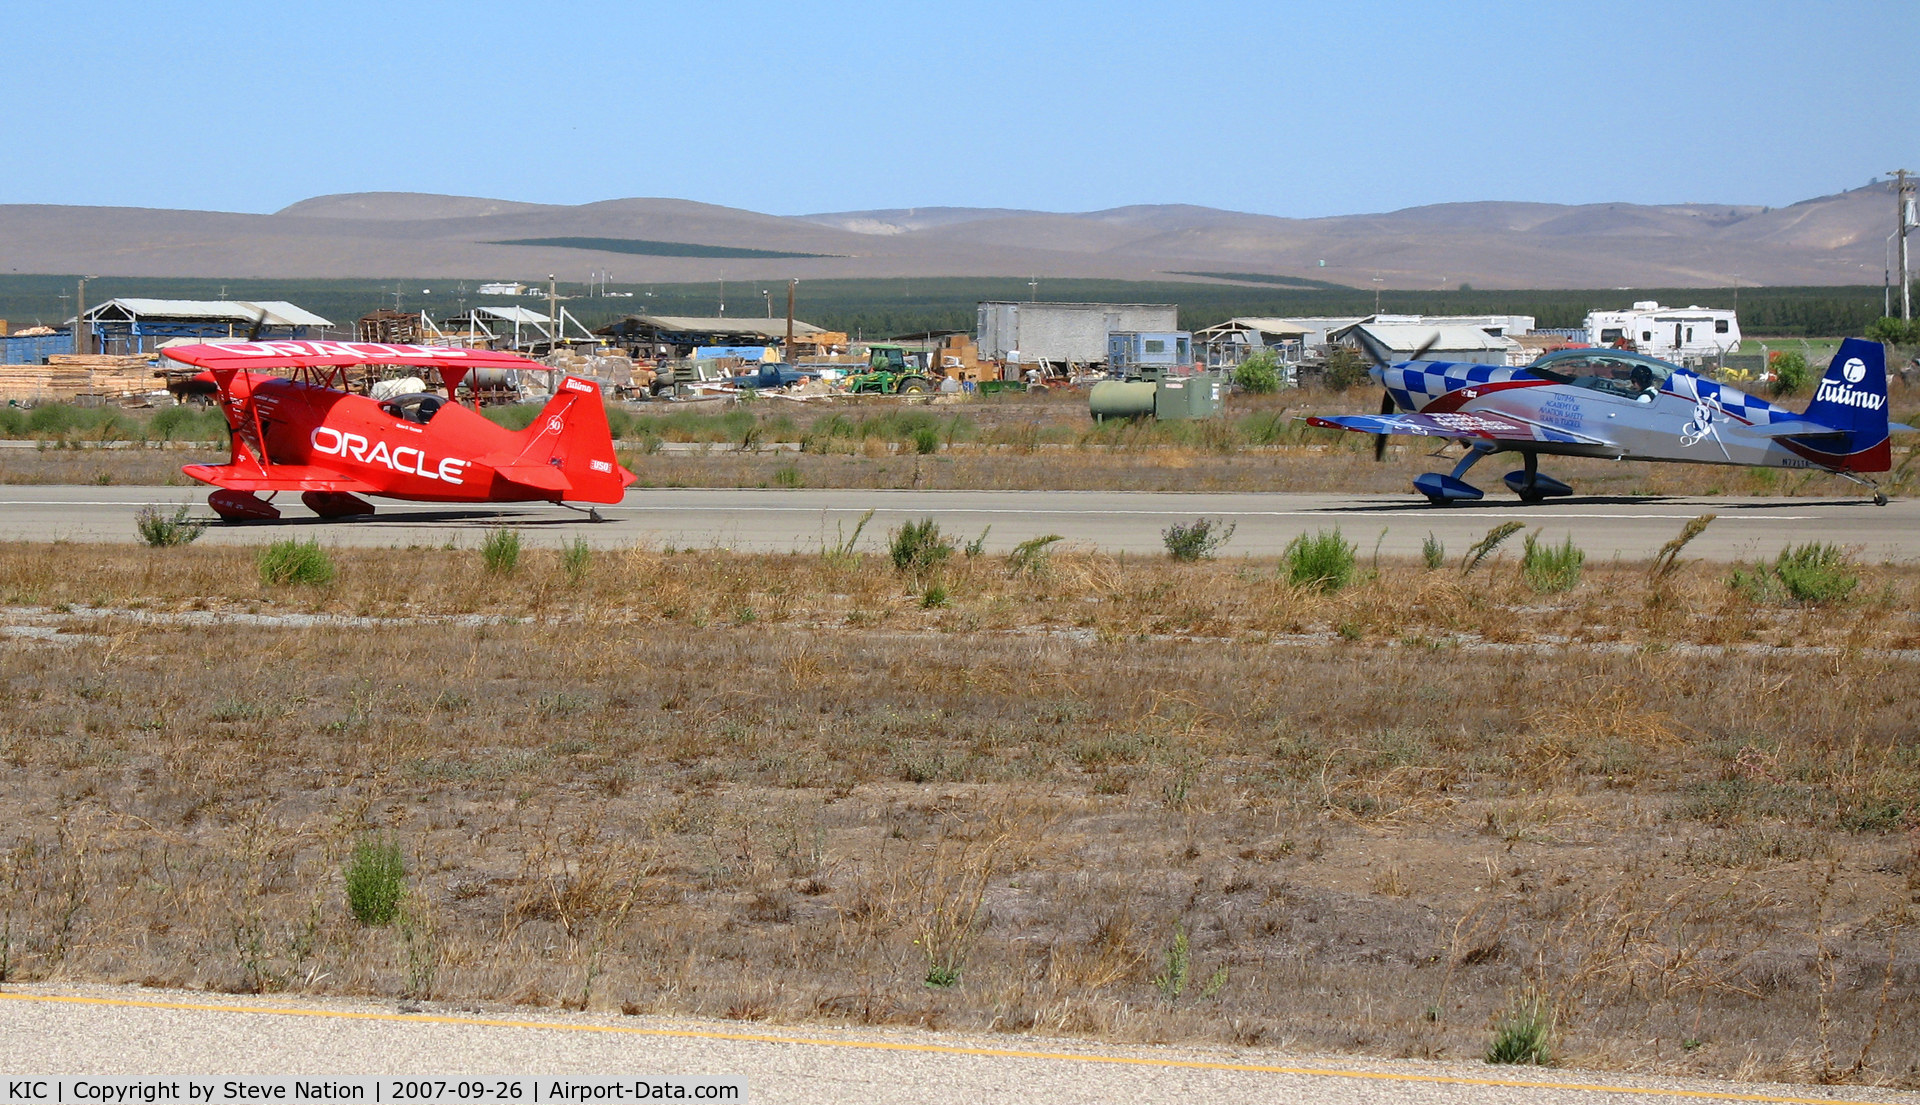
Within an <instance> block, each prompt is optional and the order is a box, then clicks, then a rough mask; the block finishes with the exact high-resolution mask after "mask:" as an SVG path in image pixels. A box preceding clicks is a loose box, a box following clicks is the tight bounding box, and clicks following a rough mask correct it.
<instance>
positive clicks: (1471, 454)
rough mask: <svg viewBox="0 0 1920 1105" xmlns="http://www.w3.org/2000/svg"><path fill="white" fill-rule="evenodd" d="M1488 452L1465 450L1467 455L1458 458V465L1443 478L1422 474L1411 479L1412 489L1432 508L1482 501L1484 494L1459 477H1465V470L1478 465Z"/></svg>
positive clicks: (1434, 473) (1436, 474) (1426, 473)
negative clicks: (1430, 504)
mask: <svg viewBox="0 0 1920 1105" xmlns="http://www.w3.org/2000/svg"><path fill="white" fill-rule="evenodd" d="M1490 451H1491V450H1487V449H1479V448H1470V449H1468V450H1467V455H1466V456H1464V457H1461V458H1460V463H1459V464H1456V465H1454V466H1453V471H1452V472H1449V473H1448V474H1446V475H1444V476H1443V475H1441V474H1440V473H1438V472H1422V473H1421V474H1420V475H1418V476H1415V477H1414V478H1413V489H1414V490H1415V491H1418V492H1419V493H1420V494H1422V495H1425V496H1426V497H1427V501H1428V502H1430V503H1432V504H1433V505H1434V506H1446V505H1447V504H1448V503H1452V502H1458V501H1460V500H1462V499H1466V500H1473V499H1483V498H1485V497H1486V493H1485V492H1483V491H1481V490H1480V489H1479V488H1477V487H1475V486H1473V485H1472V484H1470V483H1468V482H1467V481H1465V480H1463V479H1461V478H1460V477H1462V476H1464V475H1466V474H1467V469H1469V468H1472V467H1473V466H1474V465H1475V464H1477V463H1479V461H1480V458H1481V457H1484V456H1486V455H1487V454H1488V453H1489V452H1490Z"/></svg>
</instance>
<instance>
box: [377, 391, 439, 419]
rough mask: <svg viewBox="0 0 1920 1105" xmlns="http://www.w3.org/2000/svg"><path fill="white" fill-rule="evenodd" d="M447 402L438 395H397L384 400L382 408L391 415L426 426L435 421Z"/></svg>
mask: <svg viewBox="0 0 1920 1105" xmlns="http://www.w3.org/2000/svg"><path fill="white" fill-rule="evenodd" d="M445 402H446V400H444V399H442V398H440V397H439V396H438V395H396V396H394V397H393V398H391V399H387V400H384V401H382V402H381V404H380V409H381V410H382V411H384V412H386V413H387V414H388V415H390V416H391V417H394V418H398V419H401V420H403V421H407V422H413V423H417V424H419V425H422V426H424V425H426V424H427V423H429V422H431V421H433V416H434V415H435V414H437V413H439V410H440V407H441V406H442V405H443V404H444V403H445Z"/></svg>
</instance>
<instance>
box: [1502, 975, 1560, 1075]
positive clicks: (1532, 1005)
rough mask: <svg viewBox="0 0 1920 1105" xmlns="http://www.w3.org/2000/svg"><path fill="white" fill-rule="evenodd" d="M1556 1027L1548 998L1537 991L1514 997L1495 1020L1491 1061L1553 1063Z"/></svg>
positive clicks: (1543, 1064)
mask: <svg viewBox="0 0 1920 1105" xmlns="http://www.w3.org/2000/svg"><path fill="white" fill-rule="evenodd" d="M1553 1027H1554V1016H1553V1006H1552V1004H1551V1003H1550V1002H1548V1001H1547V1000H1546V999H1545V998H1543V997H1541V996H1540V995H1539V994H1536V993H1526V994H1522V995H1520V996H1519V997H1517V998H1514V999H1513V1001H1511V1002H1509V1003H1508V1005H1507V1008H1506V1009H1505V1010H1504V1011H1502V1012H1501V1014H1500V1016H1499V1017H1498V1018H1497V1019H1496V1020H1495V1021H1494V1022H1493V1043H1492V1044H1491V1045H1489V1046H1488V1048H1487V1062H1489V1063H1528V1064H1532V1065H1534V1066H1542V1067H1544V1066H1547V1065H1549V1064H1551V1063H1552V1062H1553V1049H1552V1044H1553Z"/></svg>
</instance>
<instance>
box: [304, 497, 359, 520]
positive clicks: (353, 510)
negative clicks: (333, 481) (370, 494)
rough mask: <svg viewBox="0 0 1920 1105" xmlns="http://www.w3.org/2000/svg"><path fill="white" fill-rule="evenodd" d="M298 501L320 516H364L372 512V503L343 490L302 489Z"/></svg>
mask: <svg viewBox="0 0 1920 1105" xmlns="http://www.w3.org/2000/svg"><path fill="white" fill-rule="evenodd" d="M300 501H301V502H303V503H305V504H307V509H308V510H311V511H313V512H314V513H315V514H318V515H319V516H320V517H322V518H353V517H356V516H360V517H364V516H366V515H368V514H372V513H373V504H372V503H370V502H368V501H366V500H365V499H362V498H361V497H360V496H358V495H349V494H347V493H346V492H344V491H303V492H301V493H300Z"/></svg>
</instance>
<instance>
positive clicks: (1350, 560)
mask: <svg viewBox="0 0 1920 1105" xmlns="http://www.w3.org/2000/svg"><path fill="white" fill-rule="evenodd" d="M1354 553H1355V548H1354V546H1353V545H1351V544H1349V543H1348V542H1347V541H1346V540H1345V539H1343V538H1342V537H1341V536H1340V530H1339V527H1337V526H1336V527H1335V528H1333V529H1330V530H1324V529H1323V530H1320V531H1319V532H1317V533H1315V534H1313V535H1312V536H1308V535H1307V534H1304V533H1303V534H1301V535H1300V536H1298V537H1296V538H1294V539H1293V540H1292V541H1289V542H1287V548H1286V552H1285V553H1284V554H1283V556H1284V559H1285V560H1286V562H1287V582H1289V583H1291V584H1293V585H1294V586H1295V587H1312V588H1316V589H1318V590H1320V591H1324V592H1326V593H1327V594H1329V595H1330V594H1332V593H1334V592H1335V591H1338V590H1340V589H1341V588H1342V587H1345V586H1346V585H1347V584H1348V583H1349V582H1351V581H1352V580H1353V565H1354Z"/></svg>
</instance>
